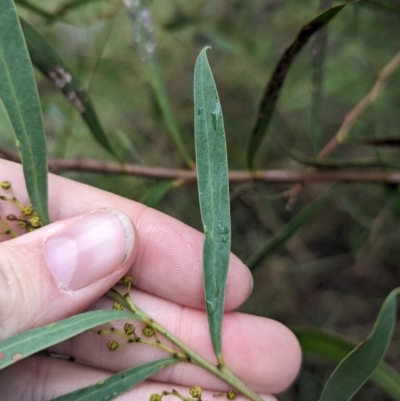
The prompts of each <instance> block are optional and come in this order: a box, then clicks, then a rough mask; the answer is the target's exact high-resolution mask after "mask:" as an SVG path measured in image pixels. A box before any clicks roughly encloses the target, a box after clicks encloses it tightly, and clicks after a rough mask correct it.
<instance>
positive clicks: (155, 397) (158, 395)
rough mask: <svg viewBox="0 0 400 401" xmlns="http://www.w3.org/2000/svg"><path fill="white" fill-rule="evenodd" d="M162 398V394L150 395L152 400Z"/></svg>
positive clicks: (155, 400)
mask: <svg viewBox="0 0 400 401" xmlns="http://www.w3.org/2000/svg"><path fill="white" fill-rule="evenodd" d="M161 400H162V396H161V395H160V394H152V395H151V396H150V401H161Z"/></svg>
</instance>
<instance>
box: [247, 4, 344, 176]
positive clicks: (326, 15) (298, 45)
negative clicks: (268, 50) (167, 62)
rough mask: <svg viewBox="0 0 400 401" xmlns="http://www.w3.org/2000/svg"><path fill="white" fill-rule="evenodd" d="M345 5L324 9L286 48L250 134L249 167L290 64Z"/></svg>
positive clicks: (270, 80) (265, 93)
mask: <svg viewBox="0 0 400 401" xmlns="http://www.w3.org/2000/svg"><path fill="white" fill-rule="evenodd" d="M347 4H350V3H347ZM345 6H346V4H340V5H337V6H334V7H332V8H330V9H328V10H326V11H324V12H323V13H322V14H320V15H319V16H318V17H316V18H314V19H313V20H311V21H310V22H309V23H308V24H306V25H304V26H303V27H302V28H301V30H300V32H299V33H298V35H297V37H296V38H295V40H294V41H293V43H292V44H291V45H290V46H289V47H288V48H287V49H286V50H285V52H284V53H283V55H282V57H281V58H280V60H279V61H278V64H277V65H276V67H275V70H274V72H273V73H272V75H271V78H270V79H269V81H268V83H267V86H266V87H265V89H264V93H263V96H262V99H261V102H260V105H259V108H258V112H257V119H256V122H255V125H254V128H253V130H252V132H251V135H250V141H249V145H248V149H247V165H248V167H249V169H251V170H252V169H253V168H254V157H255V155H256V153H257V150H258V148H259V146H260V144H261V142H262V140H263V139H264V136H265V133H266V130H267V128H268V125H269V123H270V122H271V119H272V114H273V112H274V109H275V105H276V103H277V101H278V99H279V95H280V92H281V89H282V86H283V83H284V82H285V79H286V75H287V73H288V71H289V68H290V66H291V65H292V63H293V61H294V60H295V58H296V56H297V55H298V54H299V52H300V50H301V49H302V48H303V47H304V46H305V45H306V44H307V42H308V41H309V40H310V39H311V37H312V36H313V35H314V34H315V33H316V32H318V31H319V30H320V29H321V28H323V27H325V26H326V25H327V24H328V23H329V22H330V21H331V20H332V19H333V18H334V17H335V16H336V15H337V14H338V13H339V12H340V11H341V10H342V9H343V7H345Z"/></svg>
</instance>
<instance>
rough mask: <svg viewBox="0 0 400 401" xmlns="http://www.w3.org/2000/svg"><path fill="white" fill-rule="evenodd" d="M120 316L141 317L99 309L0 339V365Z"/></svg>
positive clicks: (1, 367)
mask: <svg viewBox="0 0 400 401" xmlns="http://www.w3.org/2000/svg"><path fill="white" fill-rule="evenodd" d="M122 319H134V320H141V317H140V316H139V315H136V314H134V313H132V312H126V311H117V310H99V311H92V312H85V313H81V314H79V315H75V316H72V317H69V318H67V319H64V320H61V321H59V322H56V323H51V324H48V325H46V326H43V327H38V328H35V329H32V330H28V331H25V332H23V333H21V334H17V335H15V336H13V337H11V338H8V339H7V340H4V341H1V342H0V369H3V368H5V367H7V366H9V365H12V364H13V363H15V362H17V361H19V360H21V359H23V358H26V357H28V356H30V355H32V354H34V353H36V352H39V351H41V350H43V349H45V348H48V347H50V346H52V345H54V344H58V343H60V342H61V341H65V340H67V339H68V338H71V337H74V336H76V335H77V334H80V333H83V332H84V331H86V330H89V329H91V328H93V327H96V326H99V325H101V324H104V323H107V322H111V321H113V320H122Z"/></svg>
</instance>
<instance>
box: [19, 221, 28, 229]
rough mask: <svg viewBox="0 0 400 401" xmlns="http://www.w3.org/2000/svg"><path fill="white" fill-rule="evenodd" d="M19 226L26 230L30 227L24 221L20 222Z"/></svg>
mask: <svg viewBox="0 0 400 401" xmlns="http://www.w3.org/2000/svg"><path fill="white" fill-rule="evenodd" d="M17 225H18V227H19V228H26V227H27V226H28V223H27V222H26V221H24V220H19V221H18V223H17Z"/></svg>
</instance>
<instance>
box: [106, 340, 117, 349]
mask: <svg viewBox="0 0 400 401" xmlns="http://www.w3.org/2000/svg"><path fill="white" fill-rule="evenodd" d="M118 347H119V345H118V343H117V342H116V341H115V340H110V341H109V342H108V343H107V348H108V349H109V350H110V351H115V350H116V349H118Z"/></svg>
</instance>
